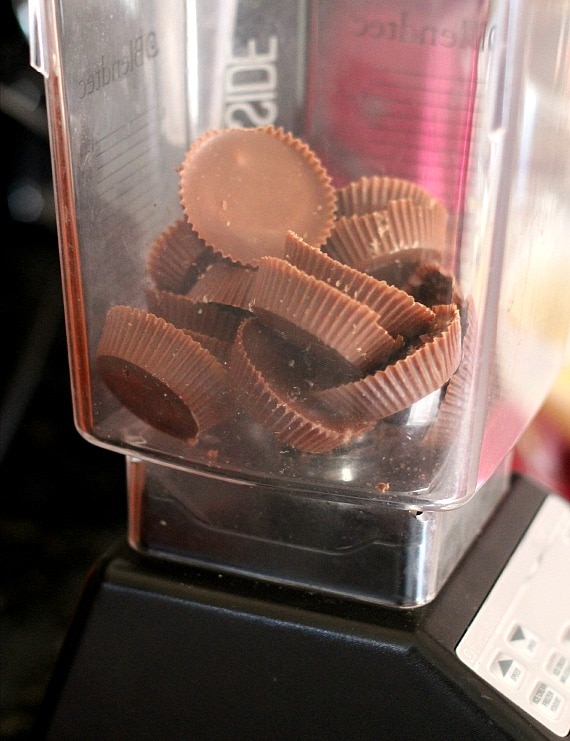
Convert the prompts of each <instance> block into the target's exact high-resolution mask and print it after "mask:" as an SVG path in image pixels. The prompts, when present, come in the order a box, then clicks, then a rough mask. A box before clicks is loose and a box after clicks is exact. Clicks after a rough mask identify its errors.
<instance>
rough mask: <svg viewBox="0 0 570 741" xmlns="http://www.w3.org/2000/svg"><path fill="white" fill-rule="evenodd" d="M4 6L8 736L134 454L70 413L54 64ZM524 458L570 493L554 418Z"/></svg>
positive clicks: (0, 526)
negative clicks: (51, 79)
mask: <svg viewBox="0 0 570 741" xmlns="http://www.w3.org/2000/svg"><path fill="white" fill-rule="evenodd" d="M1 13H2V23H1V27H0V29H1V30H0V33H1V36H2V54H1V75H0V84H1V88H0V102H1V106H0V120H1V123H2V130H3V131H4V138H3V155H4V156H3V163H4V164H3V167H2V224H3V232H4V238H3V240H2V243H3V247H2V248H1V250H2V275H4V283H3V286H2V290H1V291H0V302H1V303H0V310H1V312H2V328H3V335H4V340H3V343H2V346H3V350H2V361H1V363H0V403H1V407H0V440H1V449H0V456H1V457H0V466H1V476H2V489H1V493H0V548H1V563H2V583H1V592H0V621H1V622H0V641H1V643H0V723H1V725H0V738H1V739H3V740H10V741H13V740H16V739H26V738H29V737H30V734H31V729H32V726H33V722H34V719H35V717H36V714H37V712H38V707H39V705H40V703H41V701H42V698H43V696H44V693H45V690H46V687H47V684H48V681H49V678H50V676H51V674H52V671H53V668H54V663H55V660H56V657H57V654H58V652H59V650H60V648H61V645H62V642H63V639H64V636H65V634H66V632H67V628H68V626H69V624H70V621H71V618H72V616H73V612H74V609H75V606H76V604H77V602H78V600H79V598H80V594H81V588H82V586H83V584H84V581H85V578H86V576H87V573H88V571H89V569H90V568H91V566H92V565H93V564H94V562H95V561H96V559H97V558H98V557H99V556H101V555H102V554H103V553H104V552H105V551H106V550H107V549H108V548H109V547H110V546H111V545H113V544H114V543H115V542H116V541H117V540H118V539H119V538H121V537H124V534H125V531H126V484H125V475H124V459H123V457H122V456H120V455H118V454H114V453H111V452H108V451H105V450H102V449H100V448H97V447H96V446H94V445H92V444H90V443H87V442H86V441H84V440H83V439H82V438H81V437H80V435H79V433H78V432H77V431H76V429H75V427H74V424H73V414H72V407H71V391H70V384H69V374H68V365H67V348H66V337H65V327H64V320H63V307H62V295H61V285H60V272H59V258H58V243H57V233H56V224H55V214H54V204H53V189H52V179H51V165H50V151H49V143H48V138H47V123H46V116H45V105H44V90H43V78H42V77H41V76H40V75H39V74H38V73H37V72H35V71H34V70H33V69H32V68H31V67H30V65H29V46H28V41H27V37H26V20H27V3H26V2H25V1H19V2H18V1H17V0H12V1H10V0H5V1H4V2H3V3H2V6H1ZM19 19H20V20H19ZM516 460H517V467H519V468H521V469H523V470H526V471H527V472H529V473H530V474H531V475H532V476H533V477H534V478H535V479H537V480H539V481H541V482H542V483H545V484H546V485H547V486H552V487H553V488H555V489H556V490H558V491H559V492H560V493H563V494H566V495H568V496H570V474H569V472H570V454H569V447H568V444H567V441H566V440H565V439H564V438H562V437H560V436H559V435H558V434H557V430H556V428H553V425H552V421H551V419H550V418H545V417H544V416H540V417H539V419H538V420H537V425H536V426H535V427H534V428H533V429H532V430H531V431H530V432H529V435H527V436H526V437H525V439H524V440H523V441H522V444H521V447H520V451H519V452H518V453H517V458H516Z"/></svg>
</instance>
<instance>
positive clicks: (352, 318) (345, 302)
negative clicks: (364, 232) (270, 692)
mask: <svg viewBox="0 0 570 741" xmlns="http://www.w3.org/2000/svg"><path fill="white" fill-rule="evenodd" d="M251 309H252V311H253V313H254V314H255V315H256V316H258V317H260V318H261V319H262V321H263V322H264V324H266V325H267V326H269V327H271V328H272V329H275V330H277V331H279V332H281V334H282V335H283V336H284V337H285V338H286V339H288V340H289V341H290V342H293V343H294V344H296V345H298V346H300V347H301V348H303V349H306V350H307V351H309V352H311V353H313V354H314V355H317V356H321V357H322V358H323V361H324V362H329V363H333V364H338V365H339V366H342V365H349V366H351V367H352V368H353V370H355V371H359V372H365V371H366V370H368V369H369V368H372V367H378V365H379V364H381V363H383V362H385V361H387V359H388V358H389V356H390V355H391V354H392V353H393V352H394V350H395V349H397V347H398V346H399V345H400V340H395V339H394V338H393V337H392V336H391V335H390V334H389V333H388V332H387V331H386V330H385V329H384V328H383V327H381V326H380V324H379V323H378V316H377V315H376V314H375V312H373V311H372V310H371V309H370V308H368V306H365V305H364V304H361V303H360V302H358V301H355V300H354V299H352V298H351V297H350V296H348V295H347V294H346V293H343V292H342V291H339V290H338V289H336V288H334V287H333V286H331V285H329V284H328V283H325V282H324V281H321V280H318V279H317V278H314V277H313V276H312V275H308V274H307V273H304V272H303V271H302V270H299V269H298V268H296V267H294V266H293V265H291V264H290V263H288V262H286V261H285V260H280V259H278V258H276V257H263V258H262V259H261V260H260V264H259V268H258V271H257V276H256V279H255V283H254V286H253V289H252V301H251Z"/></svg>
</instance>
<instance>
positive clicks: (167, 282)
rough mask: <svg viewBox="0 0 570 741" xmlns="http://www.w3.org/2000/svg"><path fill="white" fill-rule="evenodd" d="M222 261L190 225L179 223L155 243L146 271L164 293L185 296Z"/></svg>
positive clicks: (183, 221)
mask: <svg viewBox="0 0 570 741" xmlns="http://www.w3.org/2000/svg"><path fill="white" fill-rule="evenodd" d="M218 259H219V255H216V254H214V253H213V252H212V250H210V249H209V248H208V247H206V244H205V243H204V241H203V240H202V239H200V238H199V237H198V235H197V234H196V232H195V231H194V230H193V229H192V227H191V226H190V224H188V222H187V221H186V220H185V219H179V220H178V221H176V222H175V223H174V224H171V225H170V226H169V227H167V228H166V229H165V230H164V231H163V232H162V233H161V234H159V236H158V237H157V238H156V239H155V241H154V242H153V243H152V245H151V247H150V252H149V254H148V258H147V270H148V274H149V276H150V278H151V279H152V282H153V283H154V286H155V287H156V288H157V289H158V290H161V291H172V292H173V293H186V291H188V290H189V288H190V287H191V286H192V285H193V284H194V283H195V282H196V280H197V278H198V276H199V275H200V274H201V273H202V271H203V270H205V268H206V267H207V266H208V265H210V264H211V263H212V262H214V261H216V260H218Z"/></svg>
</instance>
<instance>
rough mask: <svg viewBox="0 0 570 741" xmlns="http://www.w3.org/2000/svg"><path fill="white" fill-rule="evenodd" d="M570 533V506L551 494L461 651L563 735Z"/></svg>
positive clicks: (568, 675)
mask: <svg viewBox="0 0 570 741" xmlns="http://www.w3.org/2000/svg"><path fill="white" fill-rule="evenodd" d="M569 533H570V504H569V503H568V502H567V501H565V500H564V499H561V498H560V497H558V496H556V495H554V494H553V495H551V496H548V497H547V498H546V499H545V501H544V502H543V504H542V506H541V508H540V510H539V511H538V513H537V514H536V516H535V518H534V520H533V521H532V523H531V524H530V526H529V528H528V530H527V532H526V533H525V535H524V537H523V539H522V540H521V542H520V544H519V545H518V547H517V549H516V551H515V552H514V553H513V555H512V557H511V558H510V560H509V562H508V563H507V565H506V566H505V568H504V569H503V572H502V573H501V575H500V577H499V579H498V580H497V582H496V584H495V586H494V587H493V589H492V590H491V592H490V593H489V595H488V597H487V599H486V600H485V602H484V603H483V605H482V606H481V608H480V610H479V612H478V613H477V614H476V615H475V618H474V619H473V621H472V622H471V625H470V626H469V627H468V628H467V631H466V632H465V635H464V636H463V638H462V639H461V641H460V642H459V644H458V646H457V649H456V652H457V656H458V657H459V659H460V660H461V661H462V662H463V663H464V664H466V665H467V666H469V667H470V668H471V669H472V670H473V671H474V672H475V673H476V674H478V675H479V676H480V677H482V678H483V679H484V680H485V681H486V682H488V683H489V684H490V685H492V686H493V687H494V688H495V689H496V690H497V691H498V692H500V693H501V694H503V695H504V696H505V697H507V698H508V699H509V700H510V701H511V702H513V703H515V704H516V705H517V706H518V707H520V708H521V709H522V710H524V711H525V712H526V713H528V714H529V715H531V716H532V717H533V718H535V720H537V721H539V722H540V723H542V724H543V725H544V726H545V727H546V728H548V729H549V730H550V731H552V732H553V733H554V734H556V735H557V736H560V737H564V736H567V735H568V734H569V733H570V537H569Z"/></svg>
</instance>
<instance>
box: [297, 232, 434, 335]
mask: <svg viewBox="0 0 570 741" xmlns="http://www.w3.org/2000/svg"><path fill="white" fill-rule="evenodd" d="M286 243H287V246H286V255H285V257H286V259H287V260H288V261H289V262H290V263H291V264H292V265H295V267H297V268H299V270H303V271H304V272H305V273H309V275H313V276H314V277H315V278H318V279H319V280H322V281H324V282H325V283H328V284H329V285H331V286H334V287H335V288H337V289H338V290H339V291H342V292H343V293H346V294H347V295H348V296H350V297H351V298H353V299H355V300H356V301H360V302H361V303H363V304H365V305H366V306H368V307H369V308H370V309H372V311H374V312H375V313H376V314H377V315H378V322H379V324H380V325H381V326H382V327H384V329H385V330H386V331H387V332H389V333H390V334H391V335H392V336H394V337H397V336H398V335H402V336H403V337H404V338H409V337H413V336H415V335H417V334H419V333H420V332H422V331H425V330H427V329H428V328H429V326H430V324H431V322H432V320H433V318H434V314H433V312H432V311H431V309H429V308H428V307H427V306H424V304H422V303H419V302H418V301H414V299H413V297H412V296H410V295H409V294H407V293H406V292H405V291H401V290H400V289H398V288H396V287H395V286H393V285H390V284H388V283H386V281H382V280H377V279H376V278H374V277H372V276H370V275H367V274H366V273H362V272H361V271H359V270H354V269H353V268H351V267H349V266H348V265H343V264H342V263H340V262H338V261H336V260H334V259H333V258H332V257H329V256H328V255H327V254H325V253H324V252H322V251H321V250H319V249H318V248H316V247H312V246H311V245H308V244H307V243H306V242H304V241H303V240H302V239H301V238H300V237H299V236H298V235H296V234H294V233H293V232H288V233H287V237H286Z"/></svg>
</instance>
